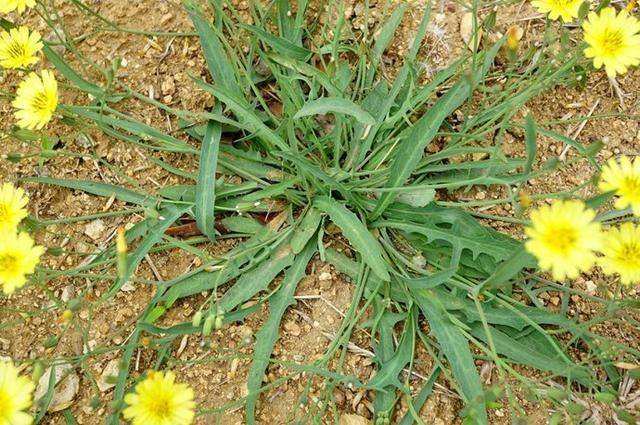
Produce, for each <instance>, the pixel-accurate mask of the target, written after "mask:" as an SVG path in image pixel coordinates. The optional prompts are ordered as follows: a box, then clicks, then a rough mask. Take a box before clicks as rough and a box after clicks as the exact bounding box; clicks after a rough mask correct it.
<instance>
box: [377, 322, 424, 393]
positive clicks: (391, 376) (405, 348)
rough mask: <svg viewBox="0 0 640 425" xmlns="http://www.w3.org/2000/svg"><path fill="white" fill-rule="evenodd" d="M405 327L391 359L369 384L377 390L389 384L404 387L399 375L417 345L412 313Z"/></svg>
mask: <svg viewBox="0 0 640 425" xmlns="http://www.w3.org/2000/svg"><path fill="white" fill-rule="evenodd" d="M404 326H405V329H404V330H403V332H402V338H401V339H400V342H399V343H398V348H397V349H396V352H395V353H394V354H393V357H391V359H389V361H387V362H385V363H384V364H383V365H382V368H380V370H379V371H378V373H376V375H375V376H374V377H373V379H372V380H371V381H369V383H368V386H369V387H371V388H375V389H377V390H383V389H384V388H385V387H387V386H389V385H393V386H396V387H398V388H402V384H401V383H400V381H399V380H398V375H399V374H400V372H402V369H404V367H405V366H406V365H407V364H408V363H409V362H410V361H411V358H412V357H413V349H414V345H415V337H416V334H415V331H416V330H415V320H414V318H413V315H412V314H409V315H408V316H407V319H406V320H405V322H404Z"/></svg>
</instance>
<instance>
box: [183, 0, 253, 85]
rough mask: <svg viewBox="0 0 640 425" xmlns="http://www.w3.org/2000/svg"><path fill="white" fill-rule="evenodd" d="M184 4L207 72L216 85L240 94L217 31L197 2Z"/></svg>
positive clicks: (187, 0) (233, 71)
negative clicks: (197, 38)
mask: <svg viewBox="0 0 640 425" xmlns="http://www.w3.org/2000/svg"><path fill="white" fill-rule="evenodd" d="M184 5H185V8H186V9H187V12H188V13H189V17H190V18H191V21H192V22H193V26H194V27H195V29H196V31H197V32H198V35H199V36H200V37H199V40H200V44H201V46H202V52H203V53H204V57H205V60H206V61H207V66H208V68H209V73H211V77H212V78H213V81H214V82H215V83H216V84H217V85H219V86H221V87H225V88H226V89H228V90H229V91H230V92H231V93H233V94H235V95H238V96H241V95H242V91H241V90H240V88H239V86H238V82H237V81H236V79H235V76H236V72H235V69H234V67H233V65H232V64H231V62H230V61H229V57H228V56H227V52H226V51H225V49H224V47H223V45H222V43H221V42H220V38H219V35H218V33H217V32H216V31H215V30H214V29H213V27H212V26H211V24H209V22H208V21H207V20H206V19H205V18H204V16H203V15H202V10H201V9H200V6H199V5H198V3H197V2H195V1H193V0H186V1H185V2H184Z"/></svg>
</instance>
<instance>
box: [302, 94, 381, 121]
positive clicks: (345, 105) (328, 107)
mask: <svg viewBox="0 0 640 425" xmlns="http://www.w3.org/2000/svg"><path fill="white" fill-rule="evenodd" d="M329 112H331V113H334V114H344V115H351V116H352V117H354V118H355V119H357V120H358V121H359V122H361V123H362V124H365V125H374V124H375V123H376V120H375V119H374V118H373V117H372V116H371V114H370V113H368V112H367V111H365V110H364V109H362V108H361V107H360V106H358V105H356V104H355V103H353V102H352V101H350V100H347V99H342V98H340V97H321V98H320V99H316V100H311V101H309V102H307V103H305V104H304V105H303V106H302V108H301V109H300V110H299V111H298V112H297V113H296V114H295V115H294V116H293V119H298V118H302V117H307V116H309V115H319V114H326V113H329Z"/></svg>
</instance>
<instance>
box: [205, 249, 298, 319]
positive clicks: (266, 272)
mask: <svg viewBox="0 0 640 425" xmlns="http://www.w3.org/2000/svg"><path fill="white" fill-rule="evenodd" d="M294 257H295V255H294V254H293V252H291V247H290V246H289V244H285V245H283V246H281V247H280V248H279V249H278V250H276V251H275V252H274V253H273V255H272V256H271V258H270V259H269V260H267V261H264V262H262V263H261V264H259V265H258V266H257V267H256V268H254V269H252V270H249V271H247V272H244V273H243V274H242V275H241V276H240V278H239V279H238V281H237V282H236V283H235V284H234V285H233V286H232V287H231V288H229V289H228V290H227V292H225V294H224V296H223V297H222V298H221V299H220V301H218V303H217V306H215V307H217V308H218V311H220V312H223V313H226V312H227V311H231V310H233V309H234V308H236V307H237V306H239V305H240V304H242V303H244V302H245V301H248V300H249V299H251V297H253V296H254V295H256V294H257V293H258V292H260V291H264V290H265V289H267V288H268V287H269V284H270V283H271V282H273V280H274V279H275V278H276V276H278V274H280V272H281V271H282V270H284V269H285V268H287V267H289V266H290V265H291V264H292V263H293V259H294Z"/></svg>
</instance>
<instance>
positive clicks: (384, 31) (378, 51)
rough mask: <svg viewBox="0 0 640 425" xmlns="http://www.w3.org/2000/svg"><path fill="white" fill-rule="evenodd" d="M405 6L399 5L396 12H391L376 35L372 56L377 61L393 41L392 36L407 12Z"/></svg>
mask: <svg viewBox="0 0 640 425" xmlns="http://www.w3.org/2000/svg"><path fill="white" fill-rule="evenodd" d="M407 7H408V6H407V5H406V4H402V3H400V4H399V5H398V7H396V10H394V11H393V13H392V14H391V16H390V17H389V19H388V20H387V22H385V23H384V25H383V26H382V28H380V31H379V32H378V33H377V35H376V44H375V46H374V47H373V56H374V58H376V59H377V60H379V59H380V57H382V54H383V53H384V51H385V50H386V49H387V47H388V46H389V43H391V40H392V39H393V34H394V33H395V32H396V29H397V28H398V26H399V25H400V22H401V21H402V17H403V16H404V13H405V11H406V10H407Z"/></svg>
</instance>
